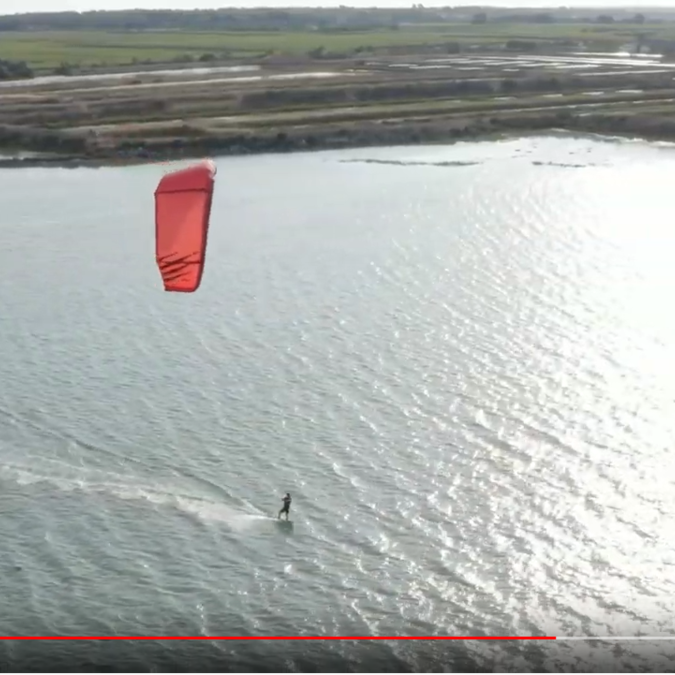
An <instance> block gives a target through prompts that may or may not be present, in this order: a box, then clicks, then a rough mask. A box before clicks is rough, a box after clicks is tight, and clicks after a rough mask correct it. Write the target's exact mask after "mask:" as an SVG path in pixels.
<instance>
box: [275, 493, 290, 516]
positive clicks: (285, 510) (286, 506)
mask: <svg viewBox="0 0 675 675" xmlns="http://www.w3.org/2000/svg"><path fill="white" fill-rule="evenodd" d="M281 501H282V502H283V503H284V505H283V506H282V507H281V511H279V515H278V516H277V518H281V514H282V513H285V514H286V520H288V512H289V511H290V510H291V494H290V492H287V493H286V494H285V495H284V496H283V497H282V499H281Z"/></svg>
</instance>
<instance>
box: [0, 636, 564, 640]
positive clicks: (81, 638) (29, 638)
mask: <svg viewBox="0 0 675 675" xmlns="http://www.w3.org/2000/svg"><path fill="white" fill-rule="evenodd" d="M555 639H557V638H555V637H553V636H550V635H545V636H534V635H527V636H522V635H514V636H503V637H502V636H500V637H485V636H473V635H471V636H466V637H454V636H445V635H442V636H438V635H422V636H420V637H406V636H395V635H390V636H375V637H374V636H338V637H329V636H326V637H323V636H314V635H311V636H289V637H284V636H276V635H275V636H272V635H270V636H264V637H258V636H256V637H237V636H230V635H214V636H208V635H190V636H175V635H168V636H165V637H158V636H149V635H148V636H118V635H116V636H114V637H111V636H104V635H87V636H84V635H82V636H74V637H70V636H57V637H49V636H42V635H40V636H30V637H27V636H21V637H14V636H11V635H0V640H555Z"/></svg>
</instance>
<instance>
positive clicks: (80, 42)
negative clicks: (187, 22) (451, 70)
mask: <svg viewBox="0 0 675 675" xmlns="http://www.w3.org/2000/svg"><path fill="white" fill-rule="evenodd" d="M638 31H639V32H640V33H641V34H642V35H646V36H650V37H658V38H663V39H675V25H674V24H656V23H655V24H649V23H647V24H644V25H641V26H639V27H638V26H631V25H627V24H618V25H614V24H613V25H592V24H588V23H555V24H532V23H522V24H518V23H494V24H490V23H486V24H480V25H476V24H471V23H444V24H418V25H412V26H405V27H398V28H397V29H394V28H388V29H387V28H380V29H373V30H362V31H348V32H322V31H318V30H316V31H302V32H300V31H298V32H286V31H267V32H241V31H237V32H195V31H172V32H163V31H162V32H152V31H147V32H109V31H53V32H52V31H50V32H5V33H1V34H0V58H2V59H6V60H12V61H25V62H26V63H28V65H29V66H30V67H31V68H33V69H34V70H36V71H45V70H50V69H54V68H57V67H59V66H60V65H62V64H70V65H72V66H97V65H128V64H132V63H139V62H140V63H142V62H171V61H174V60H178V59H181V60H189V59H190V58H192V59H199V58H200V57H202V56H203V55H204V54H207V55H213V56H215V57H217V58H223V57H230V58H243V57H246V56H248V57H257V56H260V55H263V54H270V53H277V54H288V55H306V54H308V53H309V52H311V51H312V50H317V49H320V48H323V50H325V51H326V52H329V53H332V54H338V55H339V54H353V53H354V52H355V51H357V50H358V51H366V52H367V51H368V50H375V51H377V50H382V49H386V48H390V47H402V46H411V47H414V46H420V45H443V44H445V43H448V42H453V43H459V44H460V45H465V46H467V45H469V44H482V45H490V44H495V45H502V44H503V43H504V42H505V41H508V40H515V39H524V40H537V41H540V42H541V41H543V42H545V41H569V42H582V41H586V42H588V41H590V42H596V43H598V44H599V46H604V47H606V48H613V47H614V48H618V47H619V46H621V45H622V44H625V43H626V42H628V41H630V40H633V39H635V35H636V32H638Z"/></svg>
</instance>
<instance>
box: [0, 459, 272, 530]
mask: <svg viewBox="0 0 675 675" xmlns="http://www.w3.org/2000/svg"><path fill="white" fill-rule="evenodd" d="M41 464H42V466H41V467H40V469H35V468H31V467H28V466H26V465H23V464H15V463H8V462H5V463H3V464H0V476H2V477H4V478H6V479H8V480H12V481H13V482H16V483H17V484H18V485H20V486H29V485H37V484H40V483H44V484H48V485H51V486H52V487H54V488H56V489H57V490H58V491H60V492H70V493H72V492H81V493H84V494H88V495H107V496H111V497H115V498H116V499H119V500H123V501H132V502H134V501H135V502H145V503H149V504H151V505H153V506H155V507H158V508H174V509H177V510H178V511H180V512H182V513H183V514H186V515H188V516H191V517H193V518H196V519H198V520H200V521H202V522H205V523H221V524H224V525H227V526H228V527H229V528H230V529H232V530H237V531H245V530H249V529H254V528H256V526H264V525H266V524H270V523H271V522H272V521H273V520H275V519H274V518H272V517H271V516H269V515H265V514H263V513H262V512H260V511H259V510H257V509H254V508H253V507H252V506H251V505H250V504H248V503H247V502H245V501H244V500H238V499H237V498H236V497H234V496H232V495H229V494H228V493H227V492H226V491H224V490H222V489H221V492H222V493H223V496H225V497H226V499H227V501H229V502H230V503H225V501H221V500H218V499H215V498H212V497H208V496H205V495H195V494H190V493H188V492H186V491H185V487H184V486H176V487H173V486H171V485H162V484H156V485H152V486H149V485H147V484H146V483H145V482H140V481H138V480H136V479H135V478H134V477H132V476H124V475H121V474H115V473H109V472H104V471H97V470H92V469H85V468H79V469H76V468H75V467H72V466H69V465H67V464H65V463H63V462H59V461H55V460H41ZM47 469H49V471H47ZM237 502H238V503H237Z"/></svg>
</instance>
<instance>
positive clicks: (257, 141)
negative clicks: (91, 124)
mask: <svg viewBox="0 0 675 675" xmlns="http://www.w3.org/2000/svg"><path fill="white" fill-rule="evenodd" d="M561 132H562V133H567V134H572V135H575V134H576V135H589V134H594V135H600V136H604V137H609V136H612V137H615V138H617V139H618V138H634V139H639V140H643V141H645V142H658V141H662V142H675V119H673V120H669V119H660V118H653V117H641V116H638V115H618V114H616V113H611V114H610V113H605V114H603V113H600V114H596V115H590V114H588V113H585V114H580V115H574V114H570V113H568V112H566V111H562V112H558V113H554V114H548V115H542V114H537V115H523V116H508V117H504V118H499V117H494V116H493V117H491V118H478V119H468V120H467V119H465V120H463V121H458V122H455V123H454V124H448V123H447V120H446V123H445V124H442V123H430V124H427V125H423V124H420V123H411V122H402V123H399V124H397V125H395V126H391V127H390V128H388V129H384V130H383V129H376V128H373V125H372V124H368V123H364V124H351V125H349V126H347V127H343V128H341V129H338V130H324V133H323V134H321V133H317V131H314V132H313V133H312V136H311V138H312V142H311V143H308V139H307V136H306V135H305V134H301V133H293V132H289V133H283V132H282V133H277V134H256V135H250V136H248V137H242V136H239V135H238V136H236V137H231V138H227V137H223V138H219V139H208V140H206V139H205V140H204V141H200V139H194V142H193V143H191V144H189V145H187V146H184V147H182V148H181V149H180V151H173V152H172V151H171V148H168V147H167V148H163V149H162V150H161V151H158V152H157V153H155V154H153V155H150V156H122V157H120V156H119V153H117V152H114V151H111V152H109V153H100V152H99V153H95V154H89V153H82V154H78V153H65V154H53V155H49V154H46V153H45V154H40V153H39V151H38V152H34V154H33V156H31V155H25V156H6V155H5V156H3V155H2V154H0V169H22V168H59V169H79V168H101V169H102V168H119V167H128V166H145V165H150V164H155V165H171V164H177V163H179V162H189V161H198V160H200V159H204V158H205V157H243V156H251V155H263V154H275V155H280V154H290V153H299V152H322V151H331V150H349V149H354V150H356V149H367V148H373V147H388V146H408V147H410V146H424V145H427V146H428V145H450V144H453V143H457V142H471V141H476V142H480V141H491V140H497V139H503V138H509V137H520V136H524V135H529V134H546V133H561ZM21 152H25V151H22V150H17V155H20V153H21Z"/></svg>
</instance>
